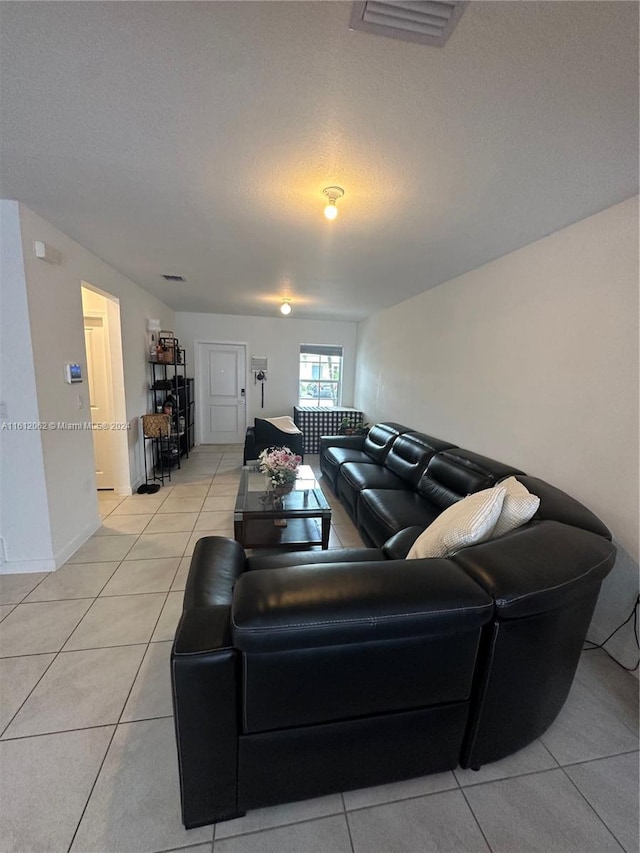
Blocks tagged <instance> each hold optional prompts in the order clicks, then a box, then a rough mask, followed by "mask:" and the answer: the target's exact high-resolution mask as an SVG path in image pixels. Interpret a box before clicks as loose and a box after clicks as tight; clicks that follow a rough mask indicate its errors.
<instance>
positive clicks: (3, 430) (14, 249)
mask: <svg viewBox="0 0 640 853" xmlns="http://www.w3.org/2000/svg"><path fill="white" fill-rule="evenodd" d="M0 401H1V407H2V410H1V412H0V539H1V543H2V548H1V549H0V566H1V568H0V570H1V571H8V570H10V571H38V570H40V571H50V570H51V569H54V568H55V561H54V555H53V548H52V542H51V528H50V526H49V506H48V502H47V489H46V481H45V473H44V458H43V450H42V432H40V431H39V430H37V429H27V428H25V425H31V424H37V422H38V421H39V412H38V401H37V396H36V379H35V371H34V366H33V350H32V346H31V331H30V328H29V309H28V306H27V292H26V283H25V277H24V261H23V256H22V243H21V240H20V215H19V210H18V204H17V202H11V201H4V200H0Z"/></svg>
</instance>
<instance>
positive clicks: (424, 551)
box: [407, 486, 507, 560]
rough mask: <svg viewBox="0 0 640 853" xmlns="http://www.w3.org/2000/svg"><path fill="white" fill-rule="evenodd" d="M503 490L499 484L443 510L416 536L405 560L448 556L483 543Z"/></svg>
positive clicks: (498, 510) (498, 507)
mask: <svg viewBox="0 0 640 853" xmlns="http://www.w3.org/2000/svg"><path fill="white" fill-rule="evenodd" d="M506 492H507V490H506V489H505V488H502V487H501V486H497V487H495V488H493V489H484V490H483V491H481V492H476V493H475V494H473V495H468V496H467V497H466V498H463V499H462V500H461V501H458V502H457V503H455V504H453V506H450V507H448V509H445V511H444V512H443V513H441V514H440V515H439V516H438V517H437V518H436V520H435V521H433V522H432V523H431V524H430V525H429V527H427V529H426V530H425V531H424V532H423V533H421V534H420V536H418V538H417V539H416V541H415V542H414V543H413V546H412V548H411V550H410V551H409V553H408V554H407V559H408V560H419V559H422V558H424V557H450V556H451V555H452V554H455V553H456V551H459V550H460V549H461V548H465V547H466V546H467V545H475V544H477V543H478V542H484V541H485V539H488V538H489V537H490V536H491V534H492V533H493V528H494V527H495V525H496V522H497V520H498V518H499V517H500V510H501V509H502V502H503V500H504V496H505V494H506Z"/></svg>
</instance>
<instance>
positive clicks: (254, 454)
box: [243, 418, 304, 465]
mask: <svg viewBox="0 0 640 853" xmlns="http://www.w3.org/2000/svg"><path fill="white" fill-rule="evenodd" d="M270 447H288V448H289V449H290V450H293V452H294V453H297V454H298V456H302V457H303V458H304V435H303V434H302V433H301V432H299V433H290V432H283V431H282V430H280V429H278V427H276V426H274V424H272V423H271V422H270V421H267V420H265V419H264V418H255V420H254V426H252V427H247V434H246V436H245V440H244V457H243V465H246V464H247V461H248V460H249V459H257V458H258V456H259V455H260V453H262V451H263V450H267V449H268V448H270Z"/></svg>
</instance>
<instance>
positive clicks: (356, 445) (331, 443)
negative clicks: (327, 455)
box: [320, 435, 366, 456]
mask: <svg viewBox="0 0 640 853" xmlns="http://www.w3.org/2000/svg"><path fill="white" fill-rule="evenodd" d="M365 438H366V435H321V436H320V455H321V456H322V455H323V453H324V452H325V451H326V450H328V449H329V448H330V447H342V448H346V449H348V450H362V448H363V447H364V440H365Z"/></svg>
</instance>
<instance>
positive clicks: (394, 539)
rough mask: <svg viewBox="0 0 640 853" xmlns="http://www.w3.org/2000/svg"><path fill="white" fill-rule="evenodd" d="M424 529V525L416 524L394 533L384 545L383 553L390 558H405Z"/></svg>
mask: <svg viewBox="0 0 640 853" xmlns="http://www.w3.org/2000/svg"><path fill="white" fill-rule="evenodd" d="M424 529H425V528H424V527H420V526H415V525H414V526H412V527H405V528H404V530H400V531H398V533H394V534H393V536H390V537H389V538H388V539H387V541H386V542H385V543H384V545H383V546H382V552H383V554H384V555H385V557H386V558H387V559H388V560H404V558H405V557H406V556H407V554H408V553H409V551H410V550H411V548H412V546H413V543H414V542H415V541H416V539H417V538H418V536H420V534H421V533H423V532H424Z"/></svg>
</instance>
